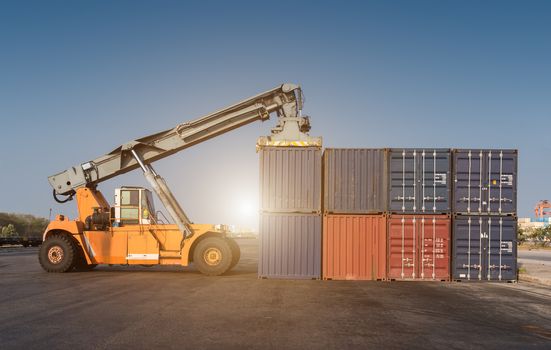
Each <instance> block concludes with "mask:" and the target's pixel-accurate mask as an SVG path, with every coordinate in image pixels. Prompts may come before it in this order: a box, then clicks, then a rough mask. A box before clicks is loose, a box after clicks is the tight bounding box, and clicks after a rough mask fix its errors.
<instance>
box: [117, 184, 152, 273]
mask: <svg viewBox="0 0 551 350" xmlns="http://www.w3.org/2000/svg"><path fill="white" fill-rule="evenodd" d="M120 196H121V198H120V222H121V225H122V227H123V228H124V230H125V231H126V232H127V237H128V250H127V251H128V253H127V257H126V260H127V263H128V264H157V263H159V244H158V242H157V240H156V239H155V237H154V236H153V233H152V232H151V230H150V229H149V228H150V225H148V224H143V220H146V221H147V222H149V220H147V219H145V218H143V216H144V210H147V208H145V207H144V208H142V205H141V204H142V203H145V202H146V198H145V196H146V194H145V191H143V190H142V189H132V188H128V189H126V188H123V189H121V191H120ZM142 197H143V198H142ZM145 214H147V215H149V214H148V213H147V212H146V213H145Z"/></svg>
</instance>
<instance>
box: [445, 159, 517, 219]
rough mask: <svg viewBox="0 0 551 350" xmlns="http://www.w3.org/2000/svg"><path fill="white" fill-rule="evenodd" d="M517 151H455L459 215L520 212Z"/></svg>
mask: <svg viewBox="0 0 551 350" xmlns="http://www.w3.org/2000/svg"><path fill="white" fill-rule="evenodd" d="M517 157H518V152H517V151H516V150H454V151H453V171H454V176H453V178H454V205H453V211H454V212H455V213H459V214H475V215H476V214H496V215H499V214H515V213H516V212H517Z"/></svg>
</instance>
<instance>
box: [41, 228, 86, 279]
mask: <svg viewBox="0 0 551 350" xmlns="http://www.w3.org/2000/svg"><path fill="white" fill-rule="evenodd" d="M55 247H57V248H59V249H61V251H62V252H63V256H62V258H61V260H60V261H59V262H52V261H50V259H49V258H48V252H49V251H50V249H52V248H55ZM77 259H78V252H77V250H76V246H75V244H74V242H73V239H72V238H71V237H69V236H68V235H65V234H56V235H53V236H50V237H48V238H47V239H46V241H44V243H43V244H42V246H41V247H40V250H39V252H38V261H39V262H40V266H42V268H43V269H44V270H46V271H48V272H67V271H70V270H71V269H73V267H74V266H75V264H76V263H77Z"/></svg>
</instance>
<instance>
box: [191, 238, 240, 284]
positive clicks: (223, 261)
mask: <svg viewBox="0 0 551 350" xmlns="http://www.w3.org/2000/svg"><path fill="white" fill-rule="evenodd" d="M211 248H214V249H216V250H217V251H218V252H219V253H220V255H221V257H220V260H219V262H218V263H217V264H216V265H209V264H208V263H207V261H206V260H205V258H204V256H205V253H206V252H207V250H209V249H211ZM193 263H194V264H195V266H196V267H197V269H198V270H199V271H201V273H203V274H205V275H207V276H219V275H221V274H223V273H225V272H226V271H228V270H229V269H230V266H231V263H232V250H231V247H230V245H229V243H228V242H227V240H226V239H224V238H221V237H208V238H205V239H203V240H201V241H200V242H199V243H197V246H195V249H194V252H193Z"/></svg>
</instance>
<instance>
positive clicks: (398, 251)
mask: <svg viewBox="0 0 551 350" xmlns="http://www.w3.org/2000/svg"><path fill="white" fill-rule="evenodd" d="M450 229H451V219H450V217H449V216H448V215H391V216H390V217H389V219H388V278H389V279H401V280H437V281H448V280H449V279H450V244H449V243H450Z"/></svg>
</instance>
